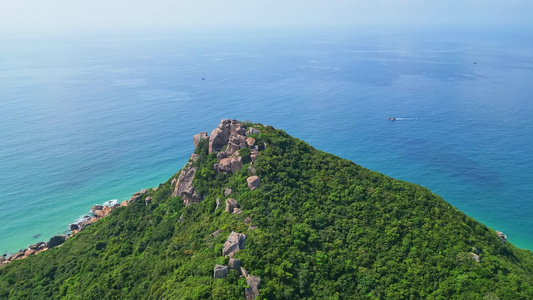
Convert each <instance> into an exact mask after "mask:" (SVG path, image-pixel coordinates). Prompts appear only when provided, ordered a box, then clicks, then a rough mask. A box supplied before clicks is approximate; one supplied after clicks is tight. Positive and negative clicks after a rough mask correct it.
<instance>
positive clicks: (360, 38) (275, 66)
mask: <svg viewBox="0 0 533 300" xmlns="http://www.w3.org/2000/svg"><path fill="white" fill-rule="evenodd" d="M339 32H342V33H339ZM532 41H533V39H532V38H531V36H527V35H526V34H516V33H513V34H508V33H498V34H495V33H490V34H487V33H485V32H481V31H478V32H470V33H460V32H429V31H428V32H417V33H414V32H410V33H409V34H406V33H402V34H398V33H394V34H390V33H389V34H387V33H383V32H380V31H375V32H358V31H355V30H352V31H349V30H345V31H313V32H312V33H310V32H305V31H299V32H283V33H281V32H274V31H270V32H268V31H261V32H253V33H251V32H248V33H247V32H242V31H241V32H231V31H228V32H224V33H216V34H214V33H205V32H204V33H195V34H191V33H176V32H159V33H157V34H135V35H134V34H123V35H109V36H102V35H93V36H86V37H83V38H81V37H78V38H51V39H35V38H33V39H23V38H20V39H10V40H8V41H7V43H5V44H6V45H7V46H5V47H2V48H1V49H0V57H2V58H3V59H2V60H0V85H1V86H2V87H3V88H2V89H0V111H1V112H2V118H0V143H1V146H0V183H2V187H3V193H2V197H0V205H1V207H2V209H1V210H0V228H1V229H2V230H1V231H0V252H2V253H3V252H8V253H9V252H14V251H17V250H19V249H21V248H24V247H26V246H27V245H29V244H32V243H35V242H37V241H40V240H47V239H48V238H50V237H51V236H52V235H54V234H57V233H62V232H64V231H65V230H66V229H67V226H68V224H69V223H71V222H72V221H74V220H75V219H77V218H78V217H80V216H81V215H83V214H85V213H87V212H88V210H89V208H90V207H91V206H92V205H93V204H97V203H103V202H105V201H107V200H111V199H118V200H120V201H121V200H125V199H128V198H129V196H130V195H131V194H132V193H133V192H135V191H138V190H140V189H141V188H146V187H153V186H157V185H158V184H159V183H161V182H164V181H166V180H167V179H168V178H169V177H170V176H171V175H173V174H174V173H176V172H177V171H178V170H179V169H180V168H181V167H182V166H183V164H184V163H185V162H186V160H187V158H188V156H189V155H190V153H191V152H192V151H193V143H192V135H193V134H195V133H197V132H200V131H210V130H212V129H213V128H215V127H216V125H217V124H218V122H219V121H220V119H222V118H236V119H240V120H245V119H250V120H252V121H254V122H261V123H264V124H269V125H273V126H274V127H277V128H282V129H284V130H285V131H287V132H288V133H289V134H291V135H293V136H296V137H298V138H300V139H304V140H305V141H307V142H308V143H310V144H311V145H313V146H314V147H316V148H318V149H321V150H324V151H328V152H332V153H334V154H337V155H339V156H342V157H345V158H348V159H351V160H353V161H355V162H356V163H358V164H360V165H362V166H364V167H367V168H370V169H373V170H377V171H380V172H382V173H384V174H387V175H390V176H392V177H395V178H398V179H402V180H407V181H411V182H414V183H418V184H421V185H423V186H426V187H428V188H430V189H432V190H433V191H434V192H436V193H437V194H439V195H441V196H443V198H444V199H445V200H447V201H448V202H450V203H451V204H452V205H454V206H456V207H458V208H459V209H461V210H462V211H464V212H465V213H467V214H468V215H470V216H473V217H474V218H476V219H477V220H479V221H481V222H483V223H485V224H486V225H487V226H489V227H491V228H494V229H496V230H500V231H503V232H504V233H505V234H507V236H508V239H509V240H510V241H511V242H512V243H514V244H516V245H517V246H519V247H522V248H528V249H533V218H531V216H532V213H533V205H532V204H531V202H532V199H531V195H533V184H532V182H533V159H532V155H531V153H533V139H532V138H531V136H533V134H532V131H533V119H532V118H531V115H532V113H533V109H532V107H531V104H530V103H531V100H532V98H533V86H532V85H531V82H533V63H532V61H533V60H532V58H533V42H532ZM201 78H205V80H201ZM391 116H396V117H398V120H397V121H394V122H391V121H387V120H386V118H387V117H391ZM36 234H40V237H39V238H33V236H34V235H36Z"/></svg>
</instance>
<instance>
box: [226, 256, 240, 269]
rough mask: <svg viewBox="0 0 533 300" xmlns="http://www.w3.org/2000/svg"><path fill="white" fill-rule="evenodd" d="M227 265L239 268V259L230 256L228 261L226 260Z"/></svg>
mask: <svg viewBox="0 0 533 300" xmlns="http://www.w3.org/2000/svg"><path fill="white" fill-rule="evenodd" d="M228 266H229V267H230V268H231V269H234V270H240V268H241V260H240V259H236V258H230V259H229V262H228Z"/></svg>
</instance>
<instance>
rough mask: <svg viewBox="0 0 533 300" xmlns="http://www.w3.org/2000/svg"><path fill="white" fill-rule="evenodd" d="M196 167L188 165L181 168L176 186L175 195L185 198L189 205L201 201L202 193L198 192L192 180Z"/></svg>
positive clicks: (184, 200)
mask: <svg viewBox="0 0 533 300" xmlns="http://www.w3.org/2000/svg"><path fill="white" fill-rule="evenodd" d="M195 172H196V168H195V167H188V168H184V169H183V170H181V172H180V175H179V176H178V180H177V181H176V186H175V187H174V192H173V193H172V196H173V197H177V196H180V197H181V198H182V199H183V203H184V204H185V205H187V206H189V205H191V204H192V203H200V201H201V198H200V195H198V194H197V193H196V190H195V189H194V186H193V185H192V182H193V180H194V173H195Z"/></svg>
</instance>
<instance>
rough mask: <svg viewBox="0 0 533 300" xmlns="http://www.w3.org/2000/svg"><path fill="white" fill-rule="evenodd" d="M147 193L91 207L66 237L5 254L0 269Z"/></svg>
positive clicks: (53, 244)
mask: <svg viewBox="0 0 533 300" xmlns="http://www.w3.org/2000/svg"><path fill="white" fill-rule="evenodd" d="M156 189H157V188H153V189H151V190H154V191H155V190H156ZM147 192H148V190H147V189H142V190H140V191H138V192H136V193H134V194H133V195H132V196H131V198H130V199H129V200H124V201H122V202H121V203H118V202H117V201H116V200H115V201H113V200H111V201H107V202H105V203H104V204H97V205H93V207H91V209H90V211H89V212H90V214H87V215H84V216H83V217H81V218H80V219H78V220H76V222H74V223H72V224H70V225H69V226H68V230H67V232H68V233H67V234H66V235H54V236H53V237H51V238H50V240H48V242H44V241H41V242H37V243H35V244H32V245H30V246H28V248H25V249H22V250H20V251H18V252H15V253H13V254H12V255H9V256H8V254H7V253H6V254H4V255H2V256H0V267H2V266H5V265H7V264H9V263H10V262H12V261H15V260H19V259H24V258H26V257H28V256H31V255H37V254H39V253H41V252H43V251H46V250H48V249H50V248H54V247H59V246H61V245H62V244H63V243H64V242H65V241H66V240H67V239H69V238H71V237H72V236H74V235H76V234H78V233H79V232H81V231H83V230H84V229H85V228H87V227H88V226H90V225H92V224H93V223H95V222H97V221H98V220H100V219H102V218H105V217H106V216H107V215H109V213H111V211H113V210H114V209H115V208H117V207H121V206H128V205H129V204H130V203H133V202H135V201H137V200H139V199H140V198H141V197H142V196H143V195H145V194H146V193H147ZM151 200H152V197H150V196H148V197H145V201H146V202H147V203H149V202H150V201H151Z"/></svg>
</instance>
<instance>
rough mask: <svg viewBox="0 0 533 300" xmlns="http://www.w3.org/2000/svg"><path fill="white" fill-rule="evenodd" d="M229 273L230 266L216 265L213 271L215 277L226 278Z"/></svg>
mask: <svg viewBox="0 0 533 300" xmlns="http://www.w3.org/2000/svg"><path fill="white" fill-rule="evenodd" d="M228 273H229V268H228V266H222V265H216V266H215V269H214V272H213V278H224V277H226V276H228Z"/></svg>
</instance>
